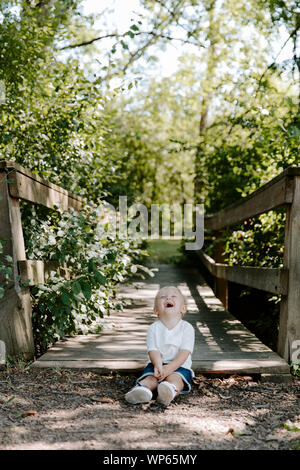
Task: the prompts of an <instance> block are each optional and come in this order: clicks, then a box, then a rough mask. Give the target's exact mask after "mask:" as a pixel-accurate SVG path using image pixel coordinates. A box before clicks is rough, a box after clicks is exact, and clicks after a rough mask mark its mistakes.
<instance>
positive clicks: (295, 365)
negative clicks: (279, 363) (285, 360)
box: [291, 362, 300, 377]
mask: <svg viewBox="0 0 300 470" xmlns="http://www.w3.org/2000/svg"><path fill="white" fill-rule="evenodd" d="M291 373H292V374H293V375H296V376H297V377H300V362H291Z"/></svg>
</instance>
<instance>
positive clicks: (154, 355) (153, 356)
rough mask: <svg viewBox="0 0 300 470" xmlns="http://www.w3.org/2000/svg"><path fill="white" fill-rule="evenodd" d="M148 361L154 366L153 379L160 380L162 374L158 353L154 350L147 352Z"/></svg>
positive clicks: (159, 354) (160, 359)
mask: <svg viewBox="0 0 300 470" xmlns="http://www.w3.org/2000/svg"><path fill="white" fill-rule="evenodd" d="M148 354H149V357H150V361H151V362H152V364H153V366H154V377H157V378H160V377H161V374H162V367H163V365H162V358H161V353H160V351H157V350H154V351H149V352H148Z"/></svg>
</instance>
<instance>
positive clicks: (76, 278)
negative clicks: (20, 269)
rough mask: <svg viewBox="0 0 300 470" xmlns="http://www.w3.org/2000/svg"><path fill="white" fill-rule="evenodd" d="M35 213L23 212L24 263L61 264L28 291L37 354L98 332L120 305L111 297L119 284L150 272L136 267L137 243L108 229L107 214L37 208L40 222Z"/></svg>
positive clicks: (88, 209)
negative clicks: (68, 337) (62, 340)
mask: <svg viewBox="0 0 300 470" xmlns="http://www.w3.org/2000/svg"><path fill="white" fill-rule="evenodd" d="M39 209H40V208H33V207H32V206H29V205H28V206H27V208H25V210H24V211H23V213H24V214H25V217H24V232H25V240H26V251H27V258H28V259H40V260H43V261H56V262H58V263H59V265H61V268H59V269H57V270H56V271H52V272H50V274H49V277H48V279H47V283H46V284H43V285H41V284H39V285H37V286H34V287H32V289H31V294H32V303H33V329H34V337H35V342H36V345H37V348H38V349H39V351H40V352H41V351H43V350H45V349H46V348H47V347H48V346H49V345H50V344H51V343H53V342H55V341H56V340H58V339H60V338H63V337H64V336H66V335H73V334H75V333H83V334H84V333H88V332H99V331H100V329H101V323H100V319H101V318H102V317H103V316H104V315H105V314H107V315H109V313H110V312H111V311H112V310H118V309H121V308H122V306H123V304H122V302H121V301H120V300H118V299H117V298H116V295H115V294H116V286H117V284H118V283H119V282H124V281H125V280H126V279H128V278H129V277H130V276H131V275H132V274H133V273H135V272H136V271H137V269H138V268H142V269H144V270H145V271H146V272H148V273H150V274H151V271H150V270H149V269H147V268H144V267H142V266H140V265H137V264H135V261H137V260H138V259H140V258H142V257H143V256H145V255H146V253H145V252H144V250H143V249H142V248H141V242H140V241H138V240H134V239H133V238H131V239H129V238H126V239H122V238H120V237H118V232H117V231H116V233H114V232H113V230H110V229H109V228H110V220H109V215H108V216H104V213H103V211H102V208H101V207H100V208H96V207H95V206H90V205H86V206H85V207H83V208H82V209H81V210H80V211H75V210H74V209H72V208H70V209H69V210H63V209H62V208H60V207H59V206H55V208H54V210H53V211H51V213H48V214H45V211H44V209H43V208H41V212H43V216H44V217H43V219H42V220H41V219H40V220H38V218H37V216H38V215H41V214H38V213H37V212H38V211H39ZM104 217H106V220H105V218H104Z"/></svg>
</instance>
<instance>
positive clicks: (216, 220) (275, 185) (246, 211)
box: [204, 172, 294, 230]
mask: <svg viewBox="0 0 300 470" xmlns="http://www.w3.org/2000/svg"><path fill="white" fill-rule="evenodd" d="M293 183H294V177H292V176H289V174H288V173H285V172H284V173H282V174H281V175H279V177H278V178H275V179H274V180H272V181H270V182H269V183H267V184H265V185H263V186H262V187H260V188H259V189H257V190H256V191H254V192H253V193H252V194H250V195H249V196H247V197H245V198H243V199H239V200H238V201H237V202H235V203H234V204H231V205H230V206H228V207H226V208H225V209H222V210H221V211H219V212H217V213H216V214H213V215H207V216H205V218H204V225H205V228H206V229H208V230H220V229H223V228H225V227H229V226H230V225H234V224H236V223H239V222H242V221H244V220H247V219H249V218H251V217H254V216H257V215H259V214H263V213H264V212H267V211H269V210H272V209H276V208H277V207H280V206H282V205H284V204H290V203H291V202H292V194H293Z"/></svg>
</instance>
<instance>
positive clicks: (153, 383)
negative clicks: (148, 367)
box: [140, 375, 158, 392]
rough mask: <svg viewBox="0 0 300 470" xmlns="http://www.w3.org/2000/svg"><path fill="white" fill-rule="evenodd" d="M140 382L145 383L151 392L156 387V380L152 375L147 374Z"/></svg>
mask: <svg viewBox="0 0 300 470" xmlns="http://www.w3.org/2000/svg"><path fill="white" fill-rule="evenodd" d="M140 384H141V385H145V386H146V387H148V388H149V389H150V390H151V392H153V390H155V389H156V388H157V385H158V380H157V378H156V377H154V376H153V375H147V377H145V378H144V379H143V380H141V381H140Z"/></svg>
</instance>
